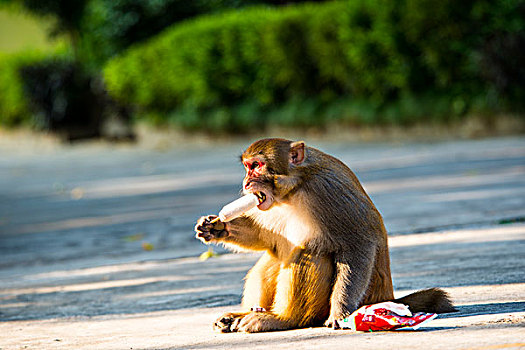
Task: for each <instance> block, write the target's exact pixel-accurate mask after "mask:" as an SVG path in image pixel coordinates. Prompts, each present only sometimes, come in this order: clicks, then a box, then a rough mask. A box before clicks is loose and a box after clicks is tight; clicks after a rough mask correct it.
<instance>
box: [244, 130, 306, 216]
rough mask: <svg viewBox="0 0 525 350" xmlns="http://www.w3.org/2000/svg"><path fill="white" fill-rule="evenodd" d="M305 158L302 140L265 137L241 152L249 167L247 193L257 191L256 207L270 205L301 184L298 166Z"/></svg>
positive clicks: (245, 190) (265, 207)
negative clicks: (257, 200)
mask: <svg viewBox="0 0 525 350" xmlns="http://www.w3.org/2000/svg"><path fill="white" fill-rule="evenodd" d="M304 158H305V152H304V142H302V141H299V142H292V141H288V140H283V139H263V140H259V141H257V142H254V143H253V144H252V145H251V146H250V147H248V149H247V150H246V151H245V152H244V153H243V155H242V156H241V161H242V163H243V165H244V168H245V170H246V176H245V177H244V181H243V192H244V194H248V193H254V194H256V195H257V197H258V198H259V205H258V206H257V207H258V208H259V209H260V210H268V209H270V208H271V207H272V206H273V205H274V204H276V203H279V202H280V201H281V200H283V198H284V197H285V196H286V195H287V194H288V193H290V192H291V191H292V190H293V189H294V188H295V187H296V186H297V185H298V184H299V180H298V176H297V166H298V165H300V164H301V163H302V162H303V160H304Z"/></svg>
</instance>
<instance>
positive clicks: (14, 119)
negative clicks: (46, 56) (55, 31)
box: [0, 51, 43, 126]
mask: <svg viewBox="0 0 525 350" xmlns="http://www.w3.org/2000/svg"><path fill="white" fill-rule="evenodd" d="M42 58H43V55H42V53H41V52H37V51H28V52H22V53H17V54H0V125H4V126H15V125H20V124H22V123H25V122H28V121H29V120H30V119H31V111H30V108H29V101H28V100H27V99H26V96H25V94H24V86H23V82H22V79H21V77H20V74H19V69H20V67H22V66H25V65H27V64H31V63H33V62H37V61H39V60H41V59H42Z"/></svg>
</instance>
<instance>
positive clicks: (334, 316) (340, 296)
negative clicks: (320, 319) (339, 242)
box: [326, 242, 375, 328]
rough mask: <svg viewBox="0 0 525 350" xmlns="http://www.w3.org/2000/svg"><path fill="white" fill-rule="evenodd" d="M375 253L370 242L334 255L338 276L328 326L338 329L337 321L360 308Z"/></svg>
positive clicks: (333, 291)
mask: <svg viewBox="0 0 525 350" xmlns="http://www.w3.org/2000/svg"><path fill="white" fill-rule="evenodd" d="M374 252H375V247H374V244H373V243H372V242H368V244H364V243H361V244H360V245H356V247H354V249H351V250H348V251H344V252H339V253H337V254H335V255H334V261H335V269H336V276H335V283H334V287H333V290H332V296H331V308H330V318H329V319H328V320H327V322H326V325H327V326H333V327H334V328H337V324H336V321H337V320H339V319H342V318H345V317H347V316H349V315H350V314H351V313H352V312H354V311H355V310H356V309H357V308H358V307H359V306H360V303H361V301H362V300H363V298H364V296H365V294H366V291H367V288H368V283H369V281H370V276H371V274H372V267H373V264H374V259H375V253H374Z"/></svg>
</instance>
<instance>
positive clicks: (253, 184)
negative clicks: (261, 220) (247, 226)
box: [243, 157, 274, 210]
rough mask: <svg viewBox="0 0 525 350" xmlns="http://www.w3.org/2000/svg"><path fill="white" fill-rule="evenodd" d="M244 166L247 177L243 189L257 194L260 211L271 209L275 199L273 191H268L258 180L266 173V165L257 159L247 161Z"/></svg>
mask: <svg viewBox="0 0 525 350" xmlns="http://www.w3.org/2000/svg"><path fill="white" fill-rule="evenodd" d="M243 165H244V167H245V169H246V176H245V177H244V181H243V189H244V192H245V193H255V194H256V195H257V197H259V205H258V206H257V207H258V208H259V209H260V210H267V209H269V208H270V207H271V205H272V203H273V201H274V199H273V195H272V193H271V191H268V189H267V188H266V186H265V185H264V184H263V183H262V182H261V181H259V180H258V178H259V177H260V176H261V175H262V174H264V172H265V171H266V163H265V162H264V161H263V160H262V159H260V158H257V157H253V158H249V159H245V160H244V161H243Z"/></svg>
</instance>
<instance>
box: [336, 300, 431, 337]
mask: <svg viewBox="0 0 525 350" xmlns="http://www.w3.org/2000/svg"><path fill="white" fill-rule="evenodd" d="M436 317H437V314H428V313H424V312H418V313H415V314H412V313H411V312H410V310H409V309H408V306H406V305H403V304H398V303H394V302H391V301H386V302H384V303H378V304H372V305H365V306H363V307H361V308H359V309H357V310H356V311H354V313H352V314H351V315H350V316H349V317H347V318H344V319H342V320H339V321H338V324H339V326H340V327H341V328H343V329H351V330H353V331H364V332H373V331H392V330H415V329H418V328H419V327H421V326H422V325H423V324H425V323H427V322H430V321H431V320H433V319H434V318H436Z"/></svg>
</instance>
